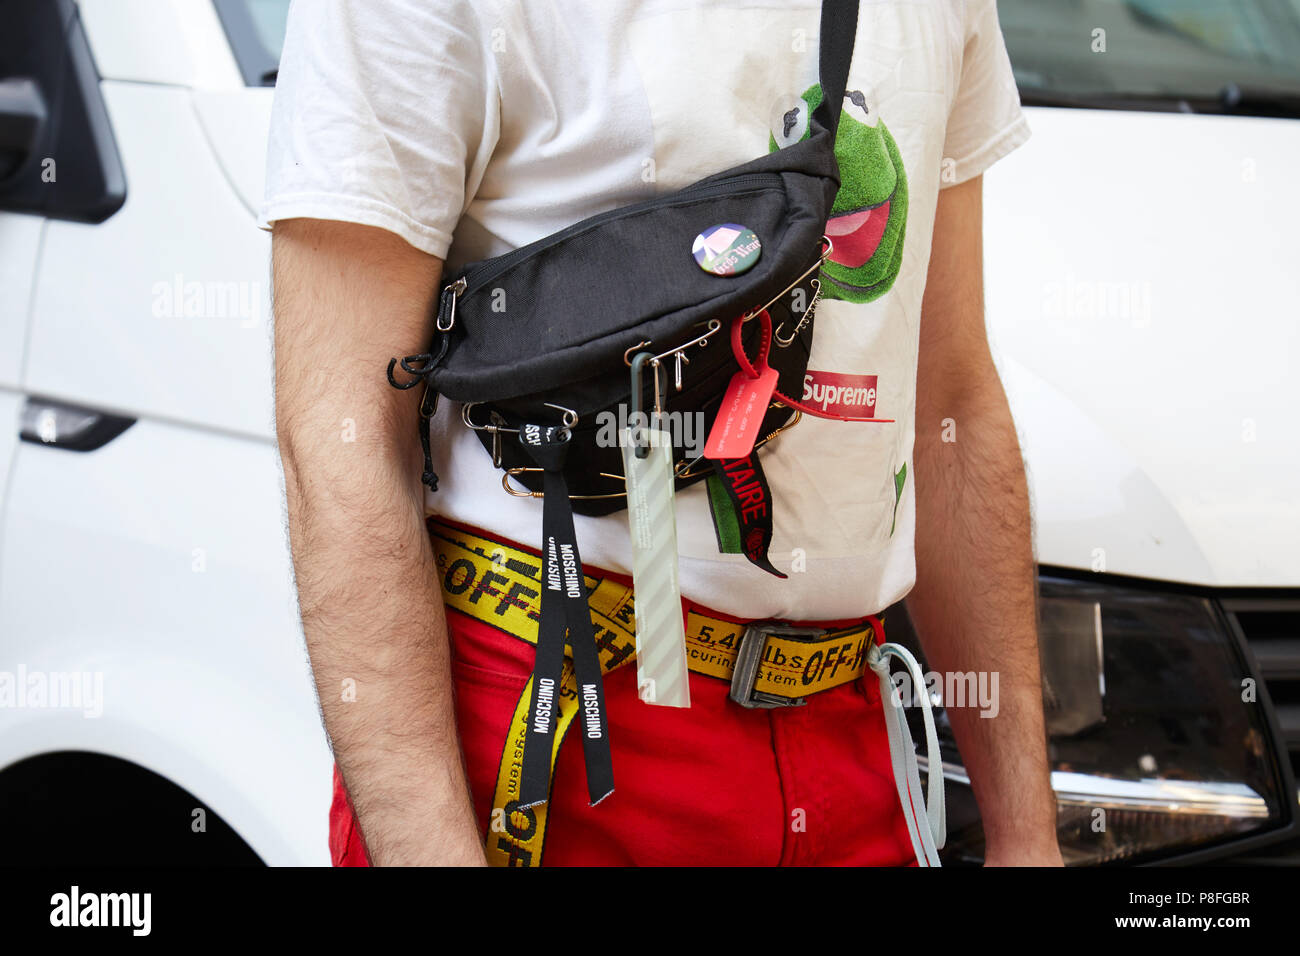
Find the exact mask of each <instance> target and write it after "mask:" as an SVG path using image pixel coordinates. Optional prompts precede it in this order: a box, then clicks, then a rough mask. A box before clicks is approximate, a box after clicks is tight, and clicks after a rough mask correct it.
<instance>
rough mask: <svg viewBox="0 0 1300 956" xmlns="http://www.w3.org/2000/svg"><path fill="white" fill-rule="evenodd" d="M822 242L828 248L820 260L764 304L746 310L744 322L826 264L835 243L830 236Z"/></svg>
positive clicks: (767, 307) (823, 238)
mask: <svg viewBox="0 0 1300 956" xmlns="http://www.w3.org/2000/svg"><path fill="white" fill-rule="evenodd" d="M822 242H824V243H826V248H825V249H823V250H822V254H821V256H820V257H819V258H818V260H817V261H816V262H815V263H813V264H812V265H811V266H809V267H808V268H807V269H805V270H804V271H803V272H801V273H800V274H799V275H798V276H797V277H796V278H795V280H794V281H793V282H791V283H790V284H789V285H788V286H786V287H785V288H784V289H782V290H781V291H780V292H778V293H777V294H776V295H774V296H772V298H770V299H768V300H767V301H766V302H764V303H763V304H762V305H760V306H759V307H758V308H757V309H750V310H749V311H748V312H746V313H745V314H744V315H743V316H742V317H741V321H742V322H748V321H749V320H750V319H752V318H753V317H754V316H756V315H759V314H760V313H762V311H763V310H764V309H770V308H771V307H772V306H774V305H775V304H776V303H777V302H778V301H779V300H780V299H781V298H782V297H783V296H784V295H785V294H786V293H787V292H790V291H791V290H792V289H794V287H795V286H797V285H798V284H799V283H800V282H802V281H803V280H804V279H806V278H808V276H809V275H811V274H812V273H813V272H815V271H817V270H818V269H820V268H821V267H822V266H823V265H825V264H826V258H827V257H828V256H829V255H830V254H831V250H832V249H834V248H835V244H834V243H832V242H831V239H830V236H822Z"/></svg>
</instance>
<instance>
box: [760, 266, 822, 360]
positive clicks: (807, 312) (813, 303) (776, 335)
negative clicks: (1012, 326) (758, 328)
mask: <svg viewBox="0 0 1300 956" xmlns="http://www.w3.org/2000/svg"><path fill="white" fill-rule="evenodd" d="M811 284H812V290H813V294H812V298H811V299H810V300H809V301H808V308H806V309H804V310H803V315H801V316H800V317H799V322H798V324H796V325H795V327H794V331H793V332H791V333H790V334H789V335H788V336H782V335H781V330H782V329H783V328H785V323H784V322H782V323H781V324H780V325H778V326H777V327H776V331H775V332H773V333H772V341H774V342H775V343H776V347H777V348H780V349H784V348H789V347H790V345H791V344H792V343H793V342H794V340H795V339H797V338H798V337H799V333H800V332H802V331H803V327H804V326H805V325H807V324H808V320H809V319H810V318H812V314H813V309H815V308H817V300H818V299H820V298H821V295H822V280H821V279H813V280H812V283H811Z"/></svg>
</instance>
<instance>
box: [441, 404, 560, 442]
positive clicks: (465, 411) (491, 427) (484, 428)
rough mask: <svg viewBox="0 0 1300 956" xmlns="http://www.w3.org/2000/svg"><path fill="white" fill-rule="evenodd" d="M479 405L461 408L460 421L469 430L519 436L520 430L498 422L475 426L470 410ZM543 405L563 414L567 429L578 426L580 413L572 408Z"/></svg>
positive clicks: (466, 405)
mask: <svg viewBox="0 0 1300 956" xmlns="http://www.w3.org/2000/svg"><path fill="white" fill-rule="evenodd" d="M479 404H481V403H480V402H466V403H465V404H464V405H462V406H461V407H460V420H461V421H463V422H464V423H465V426H466V427H467V428H472V429H474V431H476V432H508V433H509V434H511V435H518V434H519V429H518V428H510V427H509V426H507V425H499V424H497V423H496V422H491V423H489V424H487V425H475V424H474V420H473V419H472V418H470V409H471V408H473V407H474V406H476V405H479ZM542 404H543V405H545V406H546V407H547V408H553V409H555V410H556V411H557V412H560V413H561V418H560V422H561V424H562V425H563V426H564V427H565V428H572V427H573V426H574V425H576V424H578V413H577V412H575V411H574V410H573V409H572V408H565V407H564V406H563V405H554V404H552V403H551V402H542Z"/></svg>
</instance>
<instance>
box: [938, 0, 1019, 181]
mask: <svg viewBox="0 0 1300 956" xmlns="http://www.w3.org/2000/svg"><path fill="white" fill-rule="evenodd" d="M965 6H966V40H965V44H964V46H963V48H962V63H961V79H960V81H959V84H958V87H957V94H956V96H955V98H954V99H953V102H952V108H951V109H950V110H949V113H948V126H947V131H946V133H945V136H944V144H943V156H944V173H943V175H942V176H941V178H940V182H939V185H940V188H944V187H947V186H955V185H957V184H958V183H963V182H966V180H968V179H973V178H975V177H976V176H978V175H979V174H980V173H982V172H984V171H985V170H986V169H988V168H989V167H990V166H992V165H993V164H994V163H995V162H997V161H998V160H999V159H1001V158H1002V157H1003V156H1005V155H1007V153H1009V152H1011V151H1012V150H1013V149H1015V148H1016V147H1017V146H1019V145H1020V144H1022V143H1023V142H1024V141H1025V140H1027V139H1028V138H1029V124H1028V122H1027V121H1026V120H1025V114H1024V112H1023V111H1022V110H1021V108H1020V93H1019V91H1018V90H1017V88H1016V81H1015V77H1014V76H1013V75H1012V72H1011V61H1010V60H1009V59H1008V58H1007V48H1006V44H1005V43H1004V42H1003V39H1002V28H1001V26H1000V25H999V24H998V10H997V4H996V2H995V0H967V2H966V4H965Z"/></svg>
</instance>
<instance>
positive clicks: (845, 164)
mask: <svg viewBox="0 0 1300 956" xmlns="http://www.w3.org/2000/svg"><path fill="white" fill-rule="evenodd" d="M821 101H822V89H821V86H820V84H813V85H812V86H810V87H809V88H808V89H807V90H805V91H804V93H803V95H802V96H801V97H800V102H799V104H798V105H797V106H795V107H793V108H792V109H790V110H788V111H787V112H785V113H784V114H783V115H782V116H781V117H780V118H779V120H778V122H779V123H780V124H781V125H780V128H779V129H774V130H772V136H771V139H770V141H769V144H768V148H769V150H777V149H780V148H781V147H783V146H789V145H790V144H791V143H796V142H798V141H799V140H801V139H807V138H808V135H809V131H808V125H809V117H811V115H812V112H813V110H815V109H816V108H817V106H818V104H819V103H821ZM835 158H836V160H838V162H839V164H840V190H839V192H838V193H836V195H835V204H834V205H833V206H832V207H831V215H830V220H829V221H828V222H827V223H826V235H827V236H829V237H830V240H831V243H832V246H833V248H832V249H831V254H830V257H829V258H828V259H827V260H826V264H825V265H824V266H823V267H822V274H821V278H822V296H823V297H826V298H831V299H842V300H844V301H846V302H871V301H872V300H874V299H877V298H879V297H880V296H882V295H884V294H885V293H886V292H888V291H889V290H890V288H891V287H892V286H893V284H894V279H896V278H897V277H898V267H899V264H900V263H901V262H902V261H903V234H904V233H905V232H906V227H907V174H906V173H905V172H904V170H903V157H902V155H901V154H900V153H899V151H898V146H897V144H896V143H895V142H894V137H893V136H891V135H889V130H888V129H886V128H885V124H884V122H883V121H881V120H880V118H879V117H878V116H877V115H876V111H875V107H874V105H872V104H871V103H870V101H869V100H868V99H867V97H866V96H865V95H864V94H863V93H862V92H860V91H858V90H849V91H848V92H847V93H845V94H844V106H843V108H842V109H841V111H840V122H839V128H838V130H837V131H836V136H835Z"/></svg>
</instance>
